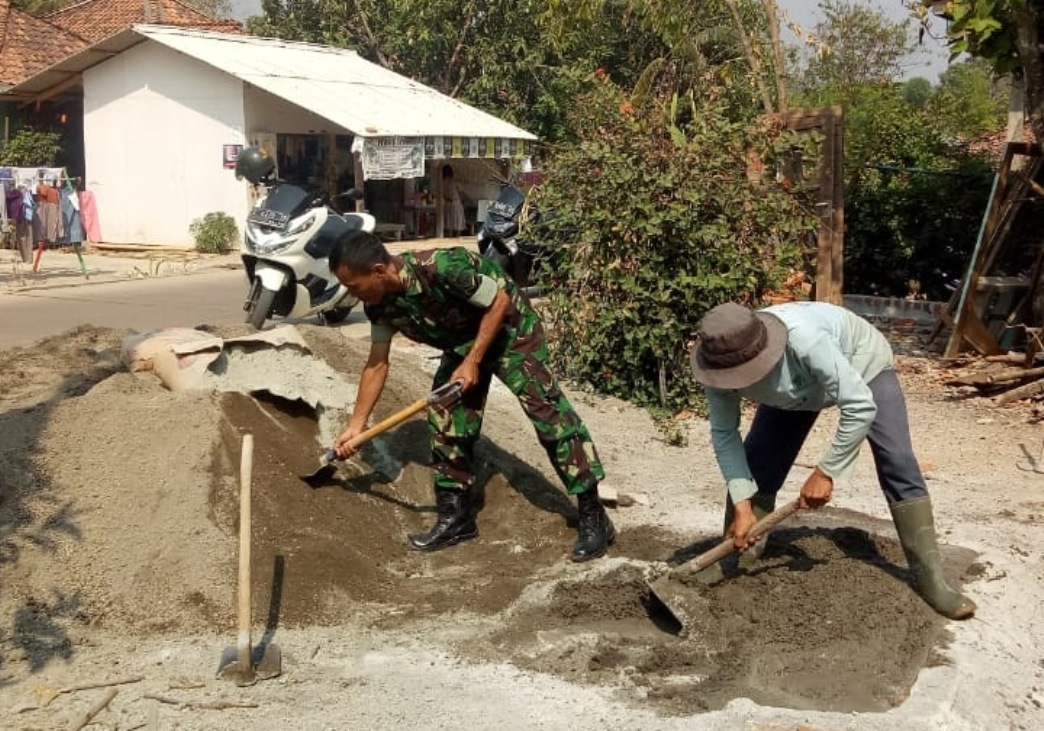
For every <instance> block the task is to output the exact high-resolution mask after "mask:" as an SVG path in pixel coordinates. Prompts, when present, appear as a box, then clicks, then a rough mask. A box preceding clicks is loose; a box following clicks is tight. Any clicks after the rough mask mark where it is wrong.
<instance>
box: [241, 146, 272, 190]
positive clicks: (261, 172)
mask: <svg viewBox="0 0 1044 731" xmlns="http://www.w3.org/2000/svg"><path fill="white" fill-rule="evenodd" d="M273 172H275V160H273V159H272V157H271V156H270V155H269V154H268V153H267V152H265V151H264V150H262V149H261V148H259V147H247V148H245V149H243V150H242V151H240V153H239V157H238V158H236V179H237V180H239V179H242V178H246V179H247V180H249V181H250V182H251V183H253V184H254V185H257V184H258V183H260V182H261V181H262V180H264V179H265V178H267V177H268V176H269V175H271V174H272V173H273Z"/></svg>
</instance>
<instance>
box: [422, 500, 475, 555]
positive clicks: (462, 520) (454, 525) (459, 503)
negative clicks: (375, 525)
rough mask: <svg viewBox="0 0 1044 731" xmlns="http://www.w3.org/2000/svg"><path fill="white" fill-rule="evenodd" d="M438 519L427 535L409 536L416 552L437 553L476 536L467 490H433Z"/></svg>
mask: <svg viewBox="0 0 1044 731" xmlns="http://www.w3.org/2000/svg"><path fill="white" fill-rule="evenodd" d="M435 504H436V507H437V508H438V511H439V519H438V520H437V521H436V522H435V525H433V526H432V528H431V530H430V531H428V532H427V533H413V534H411V535H410V536H409V539H410V547H411V548H413V549H414V550H416V551H438V550H439V549H440V548H446V547H447V546H452V545H454V544H455V543H460V542H461V541H466V540H468V539H469V538H474V537H475V536H477V535H478V526H476V525H475V517H474V516H473V515H472V514H471V501H470V500H469V499H468V491H467V490H435Z"/></svg>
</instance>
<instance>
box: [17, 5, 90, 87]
mask: <svg viewBox="0 0 1044 731" xmlns="http://www.w3.org/2000/svg"><path fill="white" fill-rule="evenodd" d="M88 45H89V44H88V43H87V41H86V40H85V39H84V38H82V37H80V36H79V35H77V34H76V33H75V32H72V31H70V30H66V29H62V28H60V27H57V26H55V25H52V24H51V23H49V22H47V21H46V20H43V19H41V18H37V17H35V16H33V15H30V14H29V13H26V12H24V11H22V10H19V9H18V8H15V7H12V6H11V3H10V2H9V1H8V0H0V86H8V85H11V86H13V85H14V84H17V83H18V82H20V81H24V80H25V79H28V78H29V77H30V76H32V75H33V74H35V73H37V72H38V71H42V70H43V69H45V68H47V67H48V66H51V65H52V64H55V63H58V62H59V61H61V60H62V59H63V58H65V57H66V56H69V55H70V54H73V53H76V52H77V51H79V50H81V49H83V48H86V47H87V46H88Z"/></svg>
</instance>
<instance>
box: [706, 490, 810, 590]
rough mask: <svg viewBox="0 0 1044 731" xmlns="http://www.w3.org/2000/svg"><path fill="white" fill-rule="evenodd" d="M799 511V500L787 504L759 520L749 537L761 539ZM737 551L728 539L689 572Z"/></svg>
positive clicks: (708, 552)
mask: <svg viewBox="0 0 1044 731" xmlns="http://www.w3.org/2000/svg"><path fill="white" fill-rule="evenodd" d="M797 509H798V501H797V500H795V501H794V502H790V503H787V504H786V505H784V506H783V507H781V508H777V509H776V510H774V511H773V512H771V513H769V514H768V515H766V516H765V517H764V518H762V519H761V520H759V521H758V522H757V523H755V524H754V525H753V527H751V529H750V533H749V534H748V535H750V537H751V538H754V539H757V538H760V537H761V536H762V535H764V534H765V533H768V532H769V531H770V530H772V529H773V528H775V527H776V526H777V525H778V524H779V523H782V522H783V521H784V520H786V519H787V518H789V517H790V516H791V515H793V514H794V513H796V512H797ZM735 550H736V547H735V544H734V543H733V542H732V539H731V538H726V539H725V540H723V541H722V542H721V543H719V544H718V545H716V546H715V547H714V548H712V549H710V550H709V551H705V552H704V553H701V554H700V555H699V556H697V557H696V558H694V559H693V560H692V562H691V563H689V564H688V567H687V570H688V571H691V572H692V573H696V572H698V571H703V569H705V568H707V567H708V566H710V565H711V564H715V563H717V562H718V561H720V560H722V559H723V558H725V557H726V556H728V555H729V554H731V553H732V552H733V551H735Z"/></svg>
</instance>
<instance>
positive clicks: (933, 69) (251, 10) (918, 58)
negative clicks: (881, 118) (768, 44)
mask: <svg viewBox="0 0 1044 731" xmlns="http://www.w3.org/2000/svg"><path fill="white" fill-rule="evenodd" d="M852 1H853V2H857V3H858V4H860V5H868V6H871V7H876V8H880V9H881V10H883V11H884V12H885V14H886V15H887V16H888V17H889V18H891V19H893V20H905V21H907V22H908V23H909V26H910V36H911V38H916V33H917V26H916V23H915V22H914V21H913V20H912V19H911V18H910V13H909V11H907V10H906V8H905V7H904V0H852ZM231 2H232V16H233V17H234V18H236V19H237V20H246V19H247V18H248V17H249V16H251V15H259V14H260V13H261V0H231ZM777 2H778V4H779V7H780V9H781V10H786V11H787V13H788V14H789V15H790V19H791V20H792V21H794V22H795V23H797V24H798V25H801V26H803V27H805V28H812V27H813V26H814V25H815V24H816V21H817V20H819V19H821V18H822V14H821V13H820V12H819V3H818V2H817V1H816V0H777ZM935 31H936V34H937V35H942V34H943V31H944V28H943V26H942V21H938V20H937V21H935ZM783 33H784V42H785V43H793V42H795V41H796V39H795V36H794V35H793V33H791V32H790V31H789V30H787V29H784V32H783ZM948 56H949V53H948V51H947V50H946V46H945V44H944V43H943V42H942V41H940V40H935V39H932V38H929V37H927V36H926V37H925V40H924V45H923V48H922V49H921V51H920V52H918V53H917V54H915V55H914V56H913V57H912V58H911V59H910V63H909V67H908V68H907V69H906V70H905V73H904V78H911V77H914V76H924V77H925V78H927V79H929V80H931V81H933V82H934V81H936V80H938V77H939V73H940V72H941V71H943V70H944V69H945V68H946V64H947V58H948Z"/></svg>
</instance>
